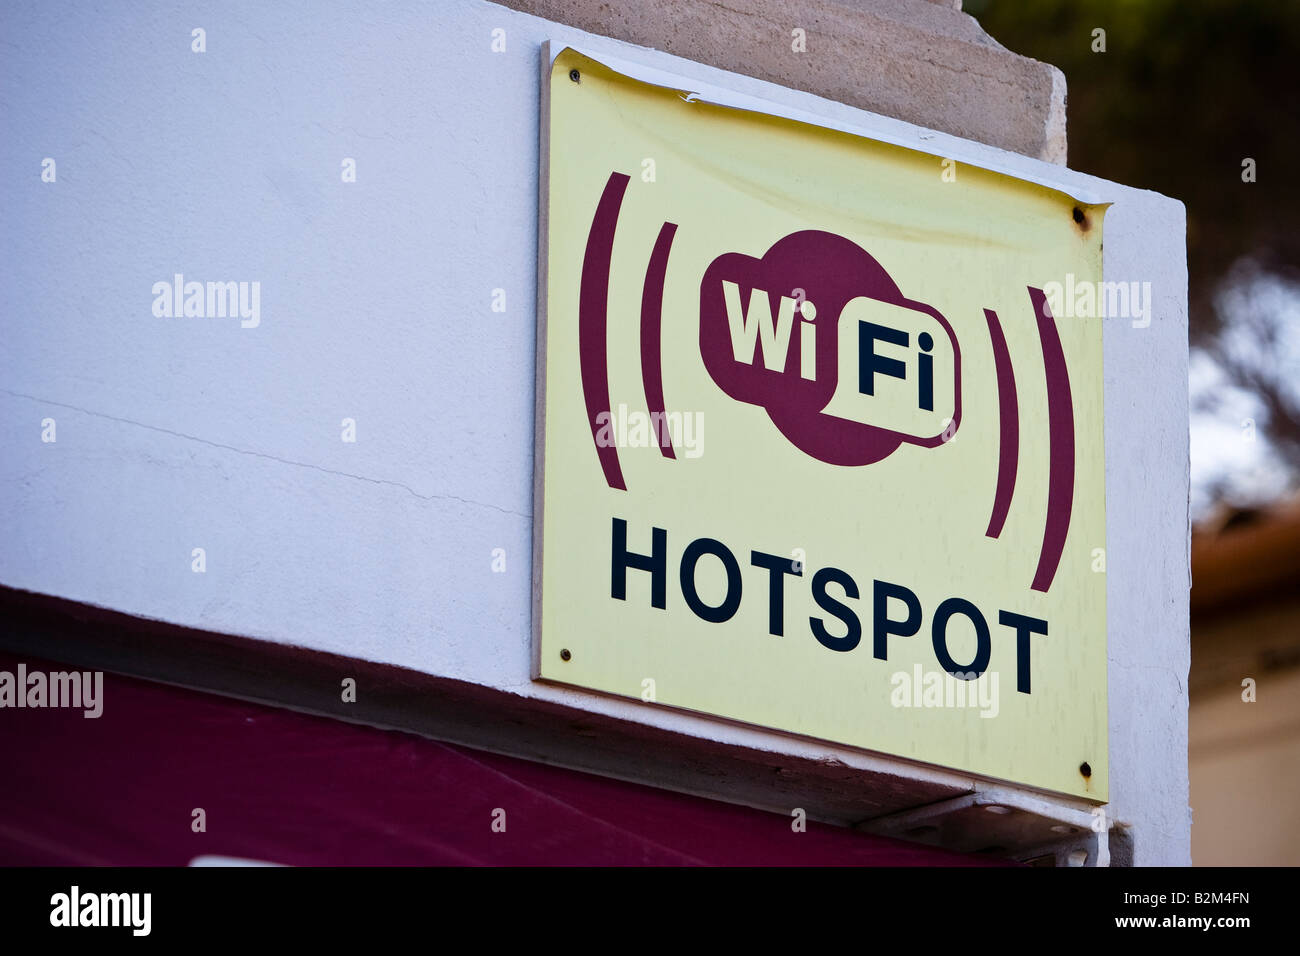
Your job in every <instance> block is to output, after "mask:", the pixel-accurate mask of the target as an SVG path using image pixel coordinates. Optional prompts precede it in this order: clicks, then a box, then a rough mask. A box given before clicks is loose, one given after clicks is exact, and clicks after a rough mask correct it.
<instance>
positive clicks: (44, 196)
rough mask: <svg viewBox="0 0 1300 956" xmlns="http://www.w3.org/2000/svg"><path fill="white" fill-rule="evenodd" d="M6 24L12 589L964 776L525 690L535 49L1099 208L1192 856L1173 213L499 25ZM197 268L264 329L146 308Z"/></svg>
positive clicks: (1135, 752) (440, 10)
mask: <svg viewBox="0 0 1300 956" xmlns="http://www.w3.org/2000/svg"><path fill="white" fill-rule="evenodd" d="M195 27H202V28H204V29H205V30H206V41H207V52H206V53H202V54H198V53H194V52H191V30H192V29H193V28H195ZM498 28H499V29H503V30H505V31H506V38H507V47H506V51H505V52H503V53H493V52H492V51H491V47H490V45H491V40H492V36H491V34H492V31H493V30H494V29H498ZM0 35H3V36H5V37H6V39H7V41H8V43H9V45H8V46H7V47H6V52H5V55H4V56H3V57H2V58H0V88H3V89H4V90H5V94H4V96H3V98H0V127H2V128H3V129H4V130H5V136H3V137H0V171H2V172H3V175H2V176H0V209H2V210H3V214H2V216H0V220H2V221H3V223H4V228H3V230H0V253H2V254H3V260H4V262H5V264H6V266H5V277H4V280H3V283H2V284H0V323H2V328H3V341H4V343H5V347H4V349H3V350H2V351H0V448H3V449H4V451H3V455H0V489H3V494H2V495H0V527H3V529H4V533H3V535H0V583H3V584H6V585H9V586H11V587H17V588H22V589H27V590H32V591H38V592H44V593H48V594H54V595H59V596H62V597H66V598H70V599H73V600H78V601H84V602H88V603H92V604H98V605H103V606H106V607H111V608H115V609H120V610H124V611H127V612H130V613H133V614H136V615H140V616H144V617H152V618H159V619H163V620H167V621H173V622H176V623H179V624H185V625H189V626H194V627H201V628H207V629H211V630H214V631H222V632H226V633H234V634H243V635H249V636H254V637H261V638H266V639H269V640H274V641H280V642H285V643H292V644H298V645H302V646H305V647H309V648H315V649H319V650H326V651H334V652H337V653H341V654H346V655H349V656H354V657H361V658H365V659H368V660H373V661H379V662H385V663H392V664H399V665H403V666H407V667H411V668H415V669H418V670H422V671H425V672H428V673H431V674H437V675H442V676H446V677H453V678H457V679H461V680H466V681H473V682H476V683H480V684H483V685H486V686H489V687H494V688H500V689H502V690H506V691H509V692H512V693H516V694H519V695H524V696H526V697H530V698H534V699H543V700H547V701H556V702H562V703H566V704H569V705H572V706H575V707H580V708H583V709H585V710H588V711H590V712H592V713H600V714H608V715H614V716H621V717H627V718H628V719H633V720H639V721H642V722H645V723H647V724H652V725H655V726H659V727H664V728H669V729H673V730H676V731H679V732H682V733H685V734H691V735H695V736H698V737H703V738H708V739H711V740H720V741H726V742H729V743H735V744H738V745H745V746H751V747H757V748H761V749H766V750H770V751H774V752H778V753H786V754H800V755H808V756H815V757H817V758H820V759H833V760H837V761H840V762H842V763H843V764H844V765H845V766H847V767H856V768H863V769H872V768H875V769H885V770H893V771H895V772H905V773H907V774H909V775H913V776H915V777H918V778H923V779H927V780H933V781H945V782H948V783H953V784H956V785H967V786H969V785H970V784H971V781H970V778H968V777H965V776H964V775H961V774H955V773H949V772H947V771H942V770H938V769H932V768H917V767H910V766H908V765H907V764H905V763H901V762H899V761H893V760H889V759H887V758H882V757H878V756H876V755H872V754H865V753H861V752H855V751H851V750H847V749H843V748H835V747H831V746H828V745H824V744H819V743H816V742H813V741H804V740H799V739H796V738H791V737H787V736H783V735H779V734H770V733H766V732H764V731H761V730H756V729H752V728H742V727H736V726H733V725H729V724H723V723H719V722H714V721H709V720H707V719H704V718H701V717H697V716H694V715H689V714H681V713H674V712H669V711H664V710H658V709H652V708H646V707H640V706H637V705H635V704H632V703H628V702H625V701H617V700H610V699H605V698H600V697H595V696H592V695H586V694H582V693H579V692H576V691H569V690H564V689H560V688H555V687H546V686H542V685H536V684H533V683H532V682H531V681H530V680H529V662H530V651H529V606H530V568H529V552H530V535H531V525H532V521H531V517H530V512H531V484H532V439H533V426H532V422H533V364H534V354H533V350H534V322H535V304H536V303H535V277H536V265H535V263H536V236H537V221H536V208H537V199H536V197H537V133H538V131H537V116H538V56H539V52H538V51H539V47H540V44H541V43H542V42H543V41H545V40H547V39H551V40H555V41H560V42H570V43H581V44H583V45H584V46H586V47H587V48H589V49H592V50H595V51H600V50H608V51H613V52H615V53H616V54H617V55H619V56H622V57H625V58H627V59H635V60H639V61H641V62H644V63H649V64H652V65H657V66H659V67H661V68H664V69H671V70H675V71H678V72H681V73H684V74H687V75H690V76H693V77H700V78H706V79H709V80H711V81H712V82H715V83H722V84H728V85H732V86H734V87H735V88H737V89H740V90H742V91H745V92H748V93H752V94H754V95H760V96H764V97H767V98H769V99H772V100H775V101H778V102H781V103H783V104H786V105H789V106H793V107H797V108H800V109H803V110H807V111H810V112H813V113H816V114H818V115H821V116H825V117H828V118H833V119H835V120H837V121H839V122H843V123H849V124H853V125H855V126H857V127H860V128H861V129H863V130H864V131H868V132H872V131H874V132H877V133H881V134H889V135H893V136H899V137H903V138H904V139H907V140H909V141H911V142H915V143H917V144H918V145H919V144H922V143H924V145H925V146H926V147H927V148H929V149H943V150H944V151H945V152H946V153H947V154H948V155H951V156H953V157H954V158H957V159H958V160H960V161H963V162H980V161H981V160H985V161H988V162H997V163H998V164H1000V165H1003V166H1010V167H1011V168H1014V169H1018V170H1021V171H1023V172H1024V173H1025V174H1026V175H1034V176H1044V175H1051V176H1055V177H1057V178H1058V180H1059V181H1060V182H1061V183H1063V184H1065V185H1067V186H1068V185H1071V184H1073V185H1075V186H1077V187H1078V188H1081V189H1089V190H1093V191H1097V192H1101V193H1104V195H1105V196H1106V197H1107V198H1110V199H1113V200H1114V203H1115V205H1114V207H1113V208H1112V210H1111V212H1110V213H1109V215H1108V218H1107V222H1106V243H1105V256H1106V270H1107V275H1108V277H1111V276H1115V277H1127V278H1133V279H1144V280H1148V281H1151V282H1152V283H1153V289H1154V290H1155V293H1156V303H1157V304H1156V309H1155V313H1154V320H1153V322H1152V324H1151V326H1150V327H1149V328H1145V329H1135V328H1131V327H1130V326H1129V325H1128V324H1127V323H1124V322H1117V323H1112V324H1110V325H1108V327H1107V331H1106V362H1107V369H1106V383H1105V384H1106V427H1107V459H1108V460H1107V480H1108V487H1109V505H1110V518H1109V525H1108V535H1109V549H1110V551H1109V615H1110V621H1111V634H1110V642H1111V643H1110V657H1111V668H1110V670H1111V686H1110V702H1111V749H1112V754H1111V787H1112V798H1113V807H1114V815H1115V816H1116V817H1118V818H1119V819H1121V820H1123V821H1125V822H1128V823H1131V824H1132V825H1133V827H1134V833H1135V843H1134V846H1135V861H1136V862H1137V863H1175V864H1181V863H1186V862H1187V857H1188V830H1187V809H1186V807H1187V769H1186V751H1185V744H1186V674H1187V660H1188V653H1187V616H1186V614H1187V605H1186V601H1187V586H1188V575H1187V562H1186V555H1187V536H1186V535H1187V514H1186V492H1187V404H1186V403H1187V390H1186V357H1187V351H1186V311H1185V298H1186V296H1185V292H1186V275H1185V266H1184V255H1183V246H1182V236H1183V211H1182V207H1181V204H1179V203H1177V202H1174V201H1172V200H1168V199H1165V198H1163V197H1160V196H1158V195H1155V194H1152V193H1148V192H1142V191H1138V190H1132V189H1127V188H1123V187H1118V186H1113V185H1110V184H1106V183H1101V182H1098V181H1096V180H1093V179H1091V178H1089V177H1085V176H1081V175H1077V174H1074V173H1070V172H1068V171H1066V170H1063V169H1061V168H1060V167H1058V166H1053V165H1050V164H1048V163H1044V162H1040V161H1037V160H1033V159H1028V158H1025V157H1022V156H1018V155H1015V154H1010V153H1003V152H1001V151H999V150H996V149H993V148H991V147H987V146H981V145H976V144H971V143H965V142H962V141H959V140H956V139H953V138H952V137H949V136H947V135H946V134H943V133H932V132H928V131H925V130H922V129H919V128H916V127H911V126H908V125H907V124H904V123H901V122H898V121H895V120H889V119H884V118H882V117H878V116H873V115H871V114H867V113H863V112H861V111H859V110H856V109H853V108H851V107H848V106H844V105H840V104H836V103H831V102H827V101H824V100H820V99H818V98H816V97H814V96H811V95H809V94H805V93H799V92H794V91H790V90H785V89H781V88H778V87H775V86H772V85H769V84H767V83H764V82H761V81H759V80H755V79H751V78H747V77H729V76H728V75H726V74H723V73H720V72H719V71H717V70H714V69H712V68H708V67H704V66H700V65H698V64H693V63H690V62H687V61H684V60H678V59H676V58H674V57H671V56H668V55H666V54H662V53H656V52H653V51H649V50H643V49H638V48H634V47H630V46H628V45H626V44H622V43H617V42H614V41H610V40H604V39H601V38H598V37H592V36H589V35H586V34H582V33H581V32H580V31H578V30H575V29H572V28H569V27H564V26H558V25H554V24H548V23H546V22H544V21H542V20H539V19H536V18H534V17H531V16H528V15H525V14H522V13H519V12H514V11H511V10H508V9H506V8H504V7H500V6H494V5H490V4H487V3H481V2H476V0H466V2H460V3H440V4H435V5H429V4H424V3H415V2H403V3H395V4H385V5H382V6H369V5H356V6H352V5H343V4H331V5H328V6H323V5H319V4H306V3H285V4H274V5H270V4H255V3H233V4H229V5H222V6H220V7H213V8H203V9H202V10H184V11H178V10H173V9H172V8H170V7H168V6H165V5H161V4H158V5H119V4H112V5H103V6H100V5H93V4H88V3H80V4H78V3H73V4H68V5H54V6H51V5H39V4H35V3H21V4H18V3H10V4H5V5H3V7H0ZM45 157H52V158H54V159H55V161H56V162H57V181H56V182H54V183H46V182H42V180H41V163H42V160H43V159H44V158H45ZM345 157H351V158H354V159H355V160H356V167H357V181H356V182H355V183H342V182H341V181H340V164H341V162H342V160H343V159H344V158H345ZM178 272H179V273H183V274H184V275H185V276H186V277H187V278H189V279H197V280H200V281H208V280H234V281H258V282H260V283H261V303H260V306H261V308H260V324H259V325H258V326H257V327H256V328H241V326H240V323H239V321H238V320H236V319H196V318H190V319H184V318H178V319H160V318H157V317H155V316H154V315H153V314H152V312H151V304H152V301H153V294H152V287H153V285H154V283H155V282H158V281H160V280H161V281H168V280H170V278H171V277H172V276H173V275H174V274H175V273H178ZM494 289H504V290H505V292H506V302H507V309H506V311H505V312H504V313H497V312H493V311H492V309H491V302H492V294H493V290H494ZM45 418H53V419H55V420H56V421H57V439H58V440H57V442H55V443H52V444H50V443H43V442H42V441H41V438H40V436H41V430H42V426H41V423H42V420H43V419H45ZM344 418H353V419H355V420H356V423H357V425H356V427H357V441H356V442H355V443H354V444H346V443H343V442H342V441H340V422H341V420H342V419H344ZM197 547H202V548H204V549H205V550H206V556H207V571H206V573H204V574H195V573H193V572H192V571H191V560H192V559H191V552H192V549H194V548H197ZM494 548H503V549H505V553H506V557H507V571H506V573H504V574H494V573H493V572H492V570H491V552H492V550H493V549H494Z"/></svg>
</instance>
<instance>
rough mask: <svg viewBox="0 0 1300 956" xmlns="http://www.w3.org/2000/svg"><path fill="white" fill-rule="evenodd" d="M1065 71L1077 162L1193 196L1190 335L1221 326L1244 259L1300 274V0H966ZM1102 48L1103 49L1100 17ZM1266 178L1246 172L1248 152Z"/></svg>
mask: <svg viewBox="0 0 1300 956" xmlns="http://www.w3.org/2000/svg"><path fill="white" fill-rule="evenodd" d="M963 8H964V10H965V11H966V12H967V13H969V14H971V15H973V16H974V17H976V19H978V20H979V21H980V24H981V26H983V27H984V29H985V31H986V32H988V33H989V34H990V35H991V36H993V37H994V38H995V39H996V40H997V41H998V42H999V43H1001V44H1002V45H1003V46H1005V47H1007V48H1008V49H1010V50H1013V51H1014V52H1016V53H1020V54H1023V55H1025V56H1030V57H1033V58H1034V59H1037V60H1043V61H1045V62H1047V63H1051V64H1053V65H1055V66H1057V67H1059V68H1060V69H1061V70H1062V71H1063V72H1064V73H1065V76H1066V81H1067V90H1068V93H1067V96H1068V99H1067V121H1068V135H1069V153H1070V158H1069V165H1070V166H1071V167H1072V168H1074V169H1079V170H1082V171H1084V172H1088V173H1093V174H1095V175H1098V176H1102V177H1105V178H1106V179H1112V180H1115V181H1117V182H1122V183H1125V184H1127V185H1131V186H1139V187H1142V188H1146V189H1154V190H1156V191H1158V192H1161V193H1164V194H1166V195H1168V196H1172V197H1174V198H1176V199H1181V200H1182V201H1183V202H1184V203H1185V204H1186V206H1187V245H1188V272H1189V280H1190V285H1191V289H1190V306H1191V335H1192V338H1193V340H1194V341H1202V340H1205V339H1206V338H1207V337H1209V336H1212V335H1213V334H1214V333H1215V332H1216V331H1217V330H1218V328H1219V327H1220V325H1221V321H1222V317H1221V316H1220V315H1218V314H1217V312H1216V310H1215V308H1214V304H1215V292H1216V289H1218V288H1219V286H1220V283H1221V282H1222V280H1223V279H1224V278H1225V277H1226V276H1228V275H1229V273H1230V272H1231V270H1232V269H1233V267H1234V265H1237V264H1239V263H1242V262H1243V261H1244V262H1247V263H1254V264H1255V265H1257V266H1259V267H1262V268H1263V269H1264V270H1267V271H1270V272H1276V273H1279V274H1282V275H1285V276H1287V277H1288V278H1290V279H1295V278H1300V228H1297V216H1298V215H1300V189H1298V188H1297V179H1296V176H1297V173H1296V172H1295V171H1293V170H1292V168H1291V164H1292V163H1293V162H1294V161H1295V159H1296V150H1297V148H1298V147H1300V90H1298V89H1297V84H1296V76H1297V69H1296V61H1297V58H1300V2H1297V0H1181V2H1180V0H965V2H964V4H963ZM1097 29H1102V30H1105V52H1094V50H1093V47H1094V45H1095V43H1096V38H1095V37H1094V33H1093V31H1094V30H1097ZM1248 157H1249V158H1251V159H1254V160H1255V162H1256V182H1253V183H1246V182H1243V181H1242V161H1243V160H1244V159H1246V158H1248Z"/></svg>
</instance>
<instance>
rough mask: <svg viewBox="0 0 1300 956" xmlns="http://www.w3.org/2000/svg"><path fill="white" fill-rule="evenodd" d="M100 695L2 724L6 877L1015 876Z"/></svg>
mask: <svg viewBox="0 0 1300 956" xmlns="http://www.w3.org/2000/svg"><path fill="white" fill-rule="evenodd" d="M22 661H23V663H25V664H26V666H27V668H28V670H29V671H30V670H42V671H66V670H71V669H73V668H71V667H70V666H69V665H66V664H57V663H53V662H49V661H39V660H34V659H31V658H23V659H22ZM18 663H19V658H15V657H13V656H12V655H9V654H0V670H6V671H9V672H11V673H14V672H16V670H17V665H18ZM103 696H104V709H103V715H102V716H101V717H99V718H97V719H87V718H86V717H84V716H83V715H82V711H80V710H72V709H28V708H24V709H10V708H7V707H6V708H5V709H3V710H0V763H2V764H3V768H4V772H3V778H4V781H5V785H4V786H0V864H7V865H15V864H17V865H29V864H40V865H60V864H70V865H184V864H186V863H188V862H190V861H191V860H193V859H194V858H196V857H199V856H203V855H210V854H216V855H223V856H233V857H240V858H246V859H253V860H262V861H267V862H274V863H285V864H293V865H300V866H310V865H349V864H377V865H378V864H398V865H406V864H416V865H461V864H510V865H537V864H552V865H625V864H648V865H689V864H728V865H739V866H750V865H766V864H823V865H824V864H832V865H858V866H898V865H904V866H981V865H989V864H990V863H996V862H1000V861H993V860H988V859H985V858H981V857H971V856H963V855H959V854H955V853H949V852H946V851H942V850H936V849H931V848H928V847H923V846H919V845H915V844H910V843H903V842H899V841H896V840H888V839H884V838H881V837H875V836H869V835H865V834H861V833H856V832H853V831H850V830H844V829H840V828H838V827H832V826H826V825H822V824H817V823H809V824H808V827H807V832H804V833H796V832H793V831H792V829H791V825H790V824H791V818H790V817H788V816H783V815H780V814H774V813H767V812H763V811H759V810H752V809H748V808H745V807H738V806H733V805H730V804H726V803H720V802H717V801H713V800H706V799H702V798H698V797H691V796H685V795H682V794H679V793H673V792H670V791H667V790H659V789H656V788H653V787H647V786H640V785H637V784H631V783H624V782H621V781H617V780H611V779H606V778H603V777H597V776H593V775H590V774H586V773H579V772H575V771H571V770H564V769H560V768H556V767H549V766H545V765H543V764H538V763H533V762H530V761H526V760H519V759H515V758H512V757H502V756H497V755H495V754H490V753H485V752H482V751H477V750H471V749H469V748H466V747H460V746H454V745H451V744H445V743H440V742H437V741H433V740H429V739H426V738H423V737H418V736H414V735H411V734H406V733H400V732H395V731H388V730H381V729H377V728H373V727H366V726H358V725H354V724H348V723H343V722H341V721H337V720H333V719H330V718H326V717H316V716H311V715H307V714H302V713H297V712H294V711H288V710H282V709H279V708H275V707H268V706H262V705H258V704H250V703H246V702H243V701H239V700H235V699H232V698H228V697H221V696H216V695H212V694H207V693H201V692H196V691H191V690H185V689H182V688H177V687H171V686H167V685H163V684H157V683H152V682H148V681H143V680H137V679H134V678H129V677H122V676H117V675H113V674H105V675H104V688H103ZM197 808H202V810H203V811H204V814H205V817H206V832H197V833H196V832H194V831H193V829H192V821H193V820H194V815H193V811H194V810H195V809H197ZM497 810H503V811H504V821H505V831H504V832H494V831H493V828H492V823H493V819H494V815H495V818H496V819H498V820H499V819H501V814H499V813H497V814H494V811H497Z"/></svg>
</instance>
